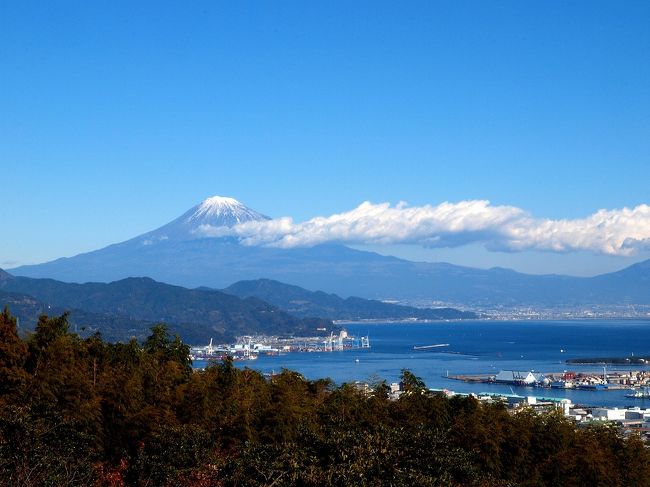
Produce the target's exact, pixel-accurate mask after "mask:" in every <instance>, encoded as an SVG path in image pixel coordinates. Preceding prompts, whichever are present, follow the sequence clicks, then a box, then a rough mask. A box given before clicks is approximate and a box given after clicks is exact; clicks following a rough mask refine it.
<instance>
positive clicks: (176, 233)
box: [137, 196, 269, 245]
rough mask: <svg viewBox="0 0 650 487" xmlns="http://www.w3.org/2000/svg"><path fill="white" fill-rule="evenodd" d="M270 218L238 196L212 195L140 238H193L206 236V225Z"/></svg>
mask: <svg viewBox="0 0 650 487" xmlns="http://www.w3.org/2000/svg"><path fill="white" fill-rule="evenodd" d="M268 219H269V217H268V216H265V215H262V214H261V213H258V212H256V211H255V210H252V209H250V208H249V207H247V206H246V205H244V204H243V203H241V202H239V201H237V200H236V199H235V198H229V197H226V196H211V197H210V198H206V199H205V200H203V201H202V202H201V203H199V204H198V205H196V206H194V207H192V208H190V209H189V210H188V211H186V212H185V213H183V214H182V215H181V216H180V217H178V218H177V219H175V220H174V221H172V222H170V223H168V224H167V225H164V226H162V227H160V228H158V229H157V230H154V231H152V232H149V233H146V234H144V235H141V236H140V237H137V239H138V240H140V241H141V242H142V244H143V245H152V244H155V243H156V242H160V241H165V240H193V239H197V238H203V237H205V235H206V234H205V232H204V229H205V228H218V227H232V226H234V225H237V224H238V223H244V222H248V221H261V220H268Z"/></svg>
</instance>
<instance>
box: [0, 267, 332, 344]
mask: <svg viewBox="0 0 650 487" xmlns="http://www.w3.org/2000/svg"><path fill="white" fill-rule="evenodd" d="M0 291H4V293H5V294H4V301H3V302H2V303H0V304H5V303H7V304H11V305H12V309H13V307H16V306H15V305H16V298H15V295H16V294H18V295H21V296H28V297H31V298H33V301H34V302H33V303H32V304H31V306H30V307H28V309H23V308H21V307H18V308H17V311H18V312H20V311H21V310H22V311H24V312H25V313H26V314H24V315H20V317H21V322H22V323H25V319H27V318H30V317H31V318H30V320H31V319H33V317H34V314H35V313H34V311H35V310H36V309H38V308H39V307H41V308H42V310H43V312H48V310H51V309H54V310H56V311H60V310H70V311H71V314H70V319H71V323H73V324H74V325H76V326H77V328H80V327H91V328H93V329H99V331H101V332H102V333H104V334H105V335H106V337H107V338H110V339H114V340H127V339H128V338H129V337H131V336H137V337H139V338H142V337H143V334H144V333H146V331H145V330H146V329H147V328H148V327H149V326H150V325H151V324H152V323H158V322H165V323H167V324H168V325H169V326H170V329H171V330H172V331H173V332H174V333H178V334H179V335H180V336H181V337H182V338H183V339H184V340H185V341H186V342H190V343H200V342H207V341H208V340H209V339H210V338H213V339H215V340H217V341H220V340H231V339H232V338H234V337H235V336H238V335H246V334H253V333H264V334H283V335H285V334H288V335H305V334H308V335H311V334H315V333H316V328H319V327H329V326H330V325H331V322H329V321H327V320H320V319H315V318H314V319H301V318H296V317H294V316H292V315H290V314H288V313H285V312H283V311H281V310H279V309H278V308H276V307H275V306H272V305H270V304H268V303H265V302H263V301H261V300H259V299H256V298H246V299H240V298H238V297H236V296H233V295H230V294H225V293H222V292H219V291H208V290H195V289H186V288H183V287H179V286H171V285H168V284H164V283H160V282H156V281H154V280H152V279H148V278H128V279H123V280H121V281H116V282H111V283H108V284H104V283H86V284H71V283H64V282H61V281H56V280H53V279H32V278H25V277H14V276H11V275H10V274H7V273H6V272H3V273H2V275H0ZM7 293H9V294H12V293H13V296H14V297H12V298H11V299H9V296H8V294H7ZM1 297H2V296H0V298H1ZM27 311H29V313H27Z"/></svg>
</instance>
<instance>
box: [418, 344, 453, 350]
mask: <svg viewBox="0 0 650 487" xmlns="http://www.w3.org/2000/svg"><path fill="white" fill-rule="evenodd" d="M448 346H449V344H448V343H436V344H434V345H421V346H419V347H413V350H429V349H431V348H441V347H448Z"/></svg>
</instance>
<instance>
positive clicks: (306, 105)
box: [0, 1, 650, 275]
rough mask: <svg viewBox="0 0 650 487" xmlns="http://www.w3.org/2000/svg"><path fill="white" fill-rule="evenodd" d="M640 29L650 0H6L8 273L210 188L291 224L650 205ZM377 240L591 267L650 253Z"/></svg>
mask: <svg viewBox="0 0 650 487" xmlns="http://www.w3.org/2000/svg"><path fill="white" fill-rule="evenodd" d="M648 25H650V3H648V2H645V1H638V2H634V1H630V2H624V3H623V2H621V3H614V2H594V1H589V2H587V1H576V2H544V3H533V2H521V1H512V2H497V1H495V2H483V1H476V2H469V1H467V2H458V1H446V2H435V1H426V2H410V3H408V4H404V3H396V2H378V1H369V2H321V3H320V4H316V3H315V2H265V3H263V2H255V3H246V2H231V3H230V4H217V3H216V2H190V3H188V2H138V4H137V5H135V2H72V1H68V2H56V1H53V2H47V3H43V2H28V1H25V2H2V3H1V4H0V66H2V67H1V68H0V69H1V74H0V167H1V168H2V174H3V176H4V177H3V185H2V205H1V207H0V219H1V221H2V223H3V226H4V234H5V236H6V237H5V238H3V239H2V241H1V242H0V266H4V267H11V266H12V264H18V263H30V262H40V261H43V260H48V259H52V258H56V257H59V256H64V255H74V254H76V253H79V252H82V251H88V250H93V249H95V248H98V247H102V246H105V245H107V244H110V243H113V242H117V241H121V240H125V239H127V238H130V237H132V236H135V235H137V234H140V233H143V232H145V231H147V230H151V229H153V228H155V227H157V226H160V225H162V224H164V223H166V222H168V221H169V220H171V219H172V218H175V217H176V216H178V215H180V214H181V213H183V212H184V211H185V210H186V209H188V208H189V207H190V206H192V205H194V204H196V203H198V202H199V201H201V200H202V199H204V198H205V197H207V196H211V195H214V194H222V195H229V196H233V197H235V198H237V199H239V200H241V201H243V202H244V203H246V204H247V205H249V206H251V207H253V208H255V209H257V210H258V211H261V212H263V213H266V214H268V215H270V216H273V217H282V216H292V217H293V218H294V220H295V221H304V220H308V219H310V218H312V217H315V216H318V215H325V216H326V215H332V214H334V213H340V212H346V211H349V210H351V209H353V208H355V207H357V206H358V205H359V204H360V203H362V202H363V201H366V200H367V201H371V202H374V203H381V202H390V203H393V204H396V203H398V202H399V201H402V200H403V201H407V202H408V203H409V204H410V205H415V206H422V205H427V204H428V205H434V206H435V205H439V204H440V203H442V202H445V201H449V202H458V201H462V200H489V201H490V202H491V204H492V205H497V206H501V205H508V206H514V207H517V208H520V209H522V210H524V211H525V212H528V213H529V214H531V215H532V216H534V217H535V218H539V219H545V218H549V219H556V220H557V219H580V218H586V217H588V216H589V215H591V214H593V213H594V212H596V211H597V210H599V209H609V210H613V209H620V208H623V207H636V206H638V205H641V204H649V203H650V201H649V200H650V197H649V196H650V191H649V190H648V181H649V180H650V62H648V52H650V29H648ZM372 248H373V249H374V250H378V251H382V252H392V253H397V254H399V255H402V256H407V257H409V256H411V257H413V258H419V259H428V260H446V261H451V262H455V263H467V264H470V265H476V266H480V267H490V266H492V265H501V266H506V267H513V268H516V269H520V270H524V271H530V272H548V271H552V272H563V271H564V272H567V273H572V274H580V275H590V274H595V273H598V272H602V271H606V270H613V269H617V268H620V267H623V266H624V265H627V264H629V263H631V262H634V261H637V260H640V259H642V258H647V257H648V253H647V251H639V252H636V253H635V254H634V255H629V256H624V257H621V256H610V255H600V254H598V253H593V252H590V251H584V250H577V251H572V252H561V253H558V252H552V251H539V250H525V251H522V252H514V253H513V252H510V251H509V252H502V251H488V250H485V248H484V246H483V245H476V244H472V245H466V246H458V247H455V248H452V249H447V248H435V249H423V248H421V247H419V246H415V245H407V246H403V245H397V246H391V247H386V246H377V245H374V244H373V245H372Z"/></svg>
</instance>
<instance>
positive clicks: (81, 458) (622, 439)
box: [0, 311, 650, 487]
mask: <svg viewBox="0 0 650 487" xmlns="http://www.w3.org/2000/svg"><path fill="white" fill-rule="evenodd" d="M0 337H1V338H2V348H1V353H0V485H6V486H17V487H18V486H20V487H32V486H33V487H36V486H95V487H116V486H122V487H126V486H134V487H136V486H161V487H172V486H184V487H224V486H248V487H262V486H266V487H269V486H271V485H275V486H287V487H291V486H300V487H320V486H325V487H327V486H329V487H338V486H348V485H349V486H359V487H382V486H385V487H389V486H411V485H413V486H449V487H452V486H453V487H460V486H463V487H488V486H491V487H506V486H513V487H514V486H522V487H546V486H548V487H551V486H562V487H585V486H594V487H596V486H602V487H605V486H607V487H610V486H612V487H613V486H617V487H623V486H626V487H627V486H637V487H650V450H648V449H647V448H646V447H645V445H644V442H643V441H642V440H641V438H640V437H639V435H638V434H636V433H628V434H626V435H625V436H623V435H622V434H621V433H619V430H618V429H617V428H613V427H609V426H587V427H583V428H579V429H578V428H577V427H576V425H575V423H574V422H573V421H572V420H570V419H567V418H565V417H564V416H562V414H561V413H560V412H559V411H555V412H549V413H546V414H541V415H537V414H536V413H534V412H533V411H532V410H530V409H520V410H518V412H517V414H511V413H510V412H509V411H507V410H506V408H505V406H504V405H503V404H500V403H494V404H482V403H479V401H478V400H476V399H475V398H473V397H459V396H455V397H453V398H451V399H448V398H447V397H445V396H443V395H442V394H436V393H432V392H430V391H428V390H427V389H426V386H425V384H424V383H423V382H422V380H421V379H419V378H418V377H417V376H415V375H414V374H413V373H412V372H410V371H406V370H405V371H403V372H402V377H401V384H402V389H403V393H402V394H401V395H400V396H399V398H397V399H394V400H393V399H391V398H390V397H389V394H388V392H389V387H388V386H387V384H386V383H385V382H384V381H381V380H377V381H376V382H375V383H374V384H372V385H371V386H368V388H365V387H358V386H357V385H355V384H343V385H335V384H333V383H332V382H331V381H330V380H328V379H326V378H323V379H319V380H314V381H309V380H306V379H305V378H304V377H302V376H301V375H300V374H298V373H296V372H292V371H290V370H283V371H282V372H281V373H279V374H274V375H272V376H270V377H265V376H263V375H262V374H261V373H259V372H257V371H255V370H251V369H249V368H243V369H240V368H238V367H235V366H234V365H233V363H232V360H229V359H227V360H225V361H223V362H221V363H218V364H214V365H212V366H209V367H207V368H206V369H205V370H202V371H193V370H192V368H191V363H190V359H189V348H188V347H187V345H185V344H184V343H183V342H182V341H181V340H180V339H172V338H171V337H170V336H169V334H168V333H167V331H166V330H165V328H164V327H163V326H156V327H154V328H152V330H151V334H150V335H149V336H148V337H147V339H146V340H144V342H143V343H142V344H139V343H138V342H137V341H135V340H131V341H129V342H128V343H107V342H105V341H104V340H102V339H101V337H97V336H91V337H89V338H87V339H85V340H82V339H80V338H79V336H78V335H76V334H74V333H70V332H69V329H68V323H67V321H66V317H65V316H61V317H49V318H48V317H46V316H43V317H41V318H40V319H39V322H38V326H37V328H36V331H35V333H34V334H33V335H31V336H30V337H29V338H28V339H27V340H22V339H21V338H20V337H19V336H18V335H17V333H16V322H15V319H14V318H13V317H12V316H11V315H10V314H9V313H7V312H6V311H5V312H0Z"/></svg>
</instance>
